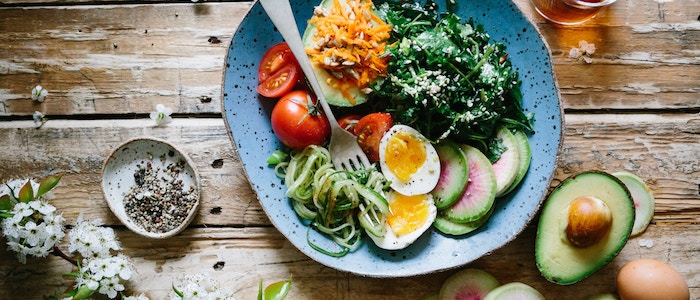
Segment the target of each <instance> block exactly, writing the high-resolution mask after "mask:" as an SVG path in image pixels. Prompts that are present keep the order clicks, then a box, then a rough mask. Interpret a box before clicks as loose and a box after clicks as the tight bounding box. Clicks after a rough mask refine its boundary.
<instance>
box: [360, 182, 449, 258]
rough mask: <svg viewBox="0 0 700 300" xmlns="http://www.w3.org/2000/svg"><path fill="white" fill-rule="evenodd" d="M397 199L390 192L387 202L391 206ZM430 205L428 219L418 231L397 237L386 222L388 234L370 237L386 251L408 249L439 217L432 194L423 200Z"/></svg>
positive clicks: (371, 235) (426, 195)
mask: <svg viewBox="0 0 700 300" xmlns="http://www.w3.org/2000/svg"><path fill="white" fill-rule="evenodd" d="M395 197H396V192H395V191H390V192H388V194H387V197H386V198H387V201H388V202H389V204H391V202H392V201H394V199H395ZM423 201H425V202H427V203H428V218H427V219H426V220H425V223H423V224H422V225H421V226H420V227H418V228H417V229H416V230H414V231H412V232H410V233H406V234H402V235H400V236H397V235H396V233H394V231H393V230H392V229H391V226H389V223H388V222H385V224H384V226H385V228H386V233H384V235H383V236H375V235H373V234H369V237H370V238H371V239H372V241H374V243H375V244H376V245H377V247H379V248H382V249H385V250H399V249H403V248H406V247H408V246H409V245H411V244H413V242H415V241H416V240H417V239H418V238H419V237H420V236H421V235H423V233H425V232H426V231H427V230H428V229H429V228H430V225H432V224H433V222H434V221H435V218H436V217H437V207H436V206H435V201H434V200H433V196H432V195H431V194H429V193H428V194H425V199H424V200H423Z"/></svg>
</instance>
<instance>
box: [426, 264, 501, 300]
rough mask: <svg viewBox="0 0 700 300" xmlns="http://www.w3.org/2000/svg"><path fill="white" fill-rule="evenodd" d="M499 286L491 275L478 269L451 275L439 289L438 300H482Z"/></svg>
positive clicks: (465, 270)
mask: <svg viewBox="0 0 700 300" xmlns="http://www.w3.org/2000/svg"><path fill="white" fill-rule="evenodd" d="M499 285H500V284H499V283H498V280H496V278H495V277H493V275H491V274H489V273H487V272H485V271H482V270H479V269H464V270H461V271H459V272H457V273H454V274H452V276H450V277H448V278H447V280H445V283H443V284H442V287H441V288H440V296H439V299H440V300H482V299H484V297H486V295H487V294H488V293H489V292H490V291H492V290H493V289H495V288H496V287H498V286H499Z"/></svg>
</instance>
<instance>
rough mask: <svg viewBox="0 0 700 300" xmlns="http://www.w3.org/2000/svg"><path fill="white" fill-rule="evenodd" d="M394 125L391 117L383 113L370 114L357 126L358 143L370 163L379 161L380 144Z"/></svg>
mask: <svg viewBox="0 0 700 300" xmlns="http://www.w3.org/2000/svg"><path fill="white" fill-rule="evenodd" d="M393 125H394V120H393V119H392V118H391V115H390V114H388V113H382V112H375V113H371V114H368V115H366V116H364V117H362V118H361V119H360V120H359V121H358V122H357V125H355V135H357V143H358V144H359V145H360V148H362V150H363V151H364V152H365V154H367V158H368V159H369V160H370V161H373V162H375V161H379V142H380V141H381V140H382V136H384V134H385V133H386V132H387V131H389V129H390V128H391V126H393Z"/></svg>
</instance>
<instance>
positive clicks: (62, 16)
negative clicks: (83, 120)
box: [0, 2, 251, 115]
mask: <svg viewBox="0 0 700 300" xmlns="http://www.w3.org/2000/svg"><path fill="white" fill-rule="evenodd" d="M250 6H251V3H250V2H243V3H202V4H196V5H195V4H192V3H191V2H190V3H188V4H159V5H157V6H152V5H101V6H82V5H81V6H58V7H53V6H52V7H31V8H4V9H3V8H0V103H1V104H2V105H0V115H31V114H32V113H33V112H34V111H35V110H39V111H43V112H45V113H47V114H54V115H82V114H86V115H91V114H112V113H127V114H128V113H146V112H149V111H153V110H154V107H155V105H156V104H158V103H162V104H164V105H166V106H168V107H171V108H173V110H174V111H176V112H178V113H217V112H220V107H221V82H222V78H223V67H224V57H225V54H226V51H227V49H228V45H229V44H230V40H231V36H232V35H233V32H234V31H235V29H236V27H237V26H238V24H239V23H240V21H241V20H242V18H243V17H244V16H245V14H246V13H247V11H248V8H249V7H250ZM37 84H40V85H42V86H43V87H45V88H46V89H48V90H49V96H48V97H47V100H46V101H45V102H44V103H41V104H38V103H37V102H35V101H31V99H29V97H30V94H31V93H30V91H31V89H32V88H33V87H34V85H37Z"/></svg>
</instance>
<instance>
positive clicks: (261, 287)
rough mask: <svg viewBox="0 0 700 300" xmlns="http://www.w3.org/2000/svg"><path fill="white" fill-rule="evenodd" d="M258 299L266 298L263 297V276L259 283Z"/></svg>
mask: <svg viewBox="0 0 700 300" xmlns="http://www.w3.org/2000/svg"><path fill="white" fill-rule="evenodd" d="M258 300H265V299H264V298H263V285H262V278H260V284H258Z"/></svg>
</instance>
